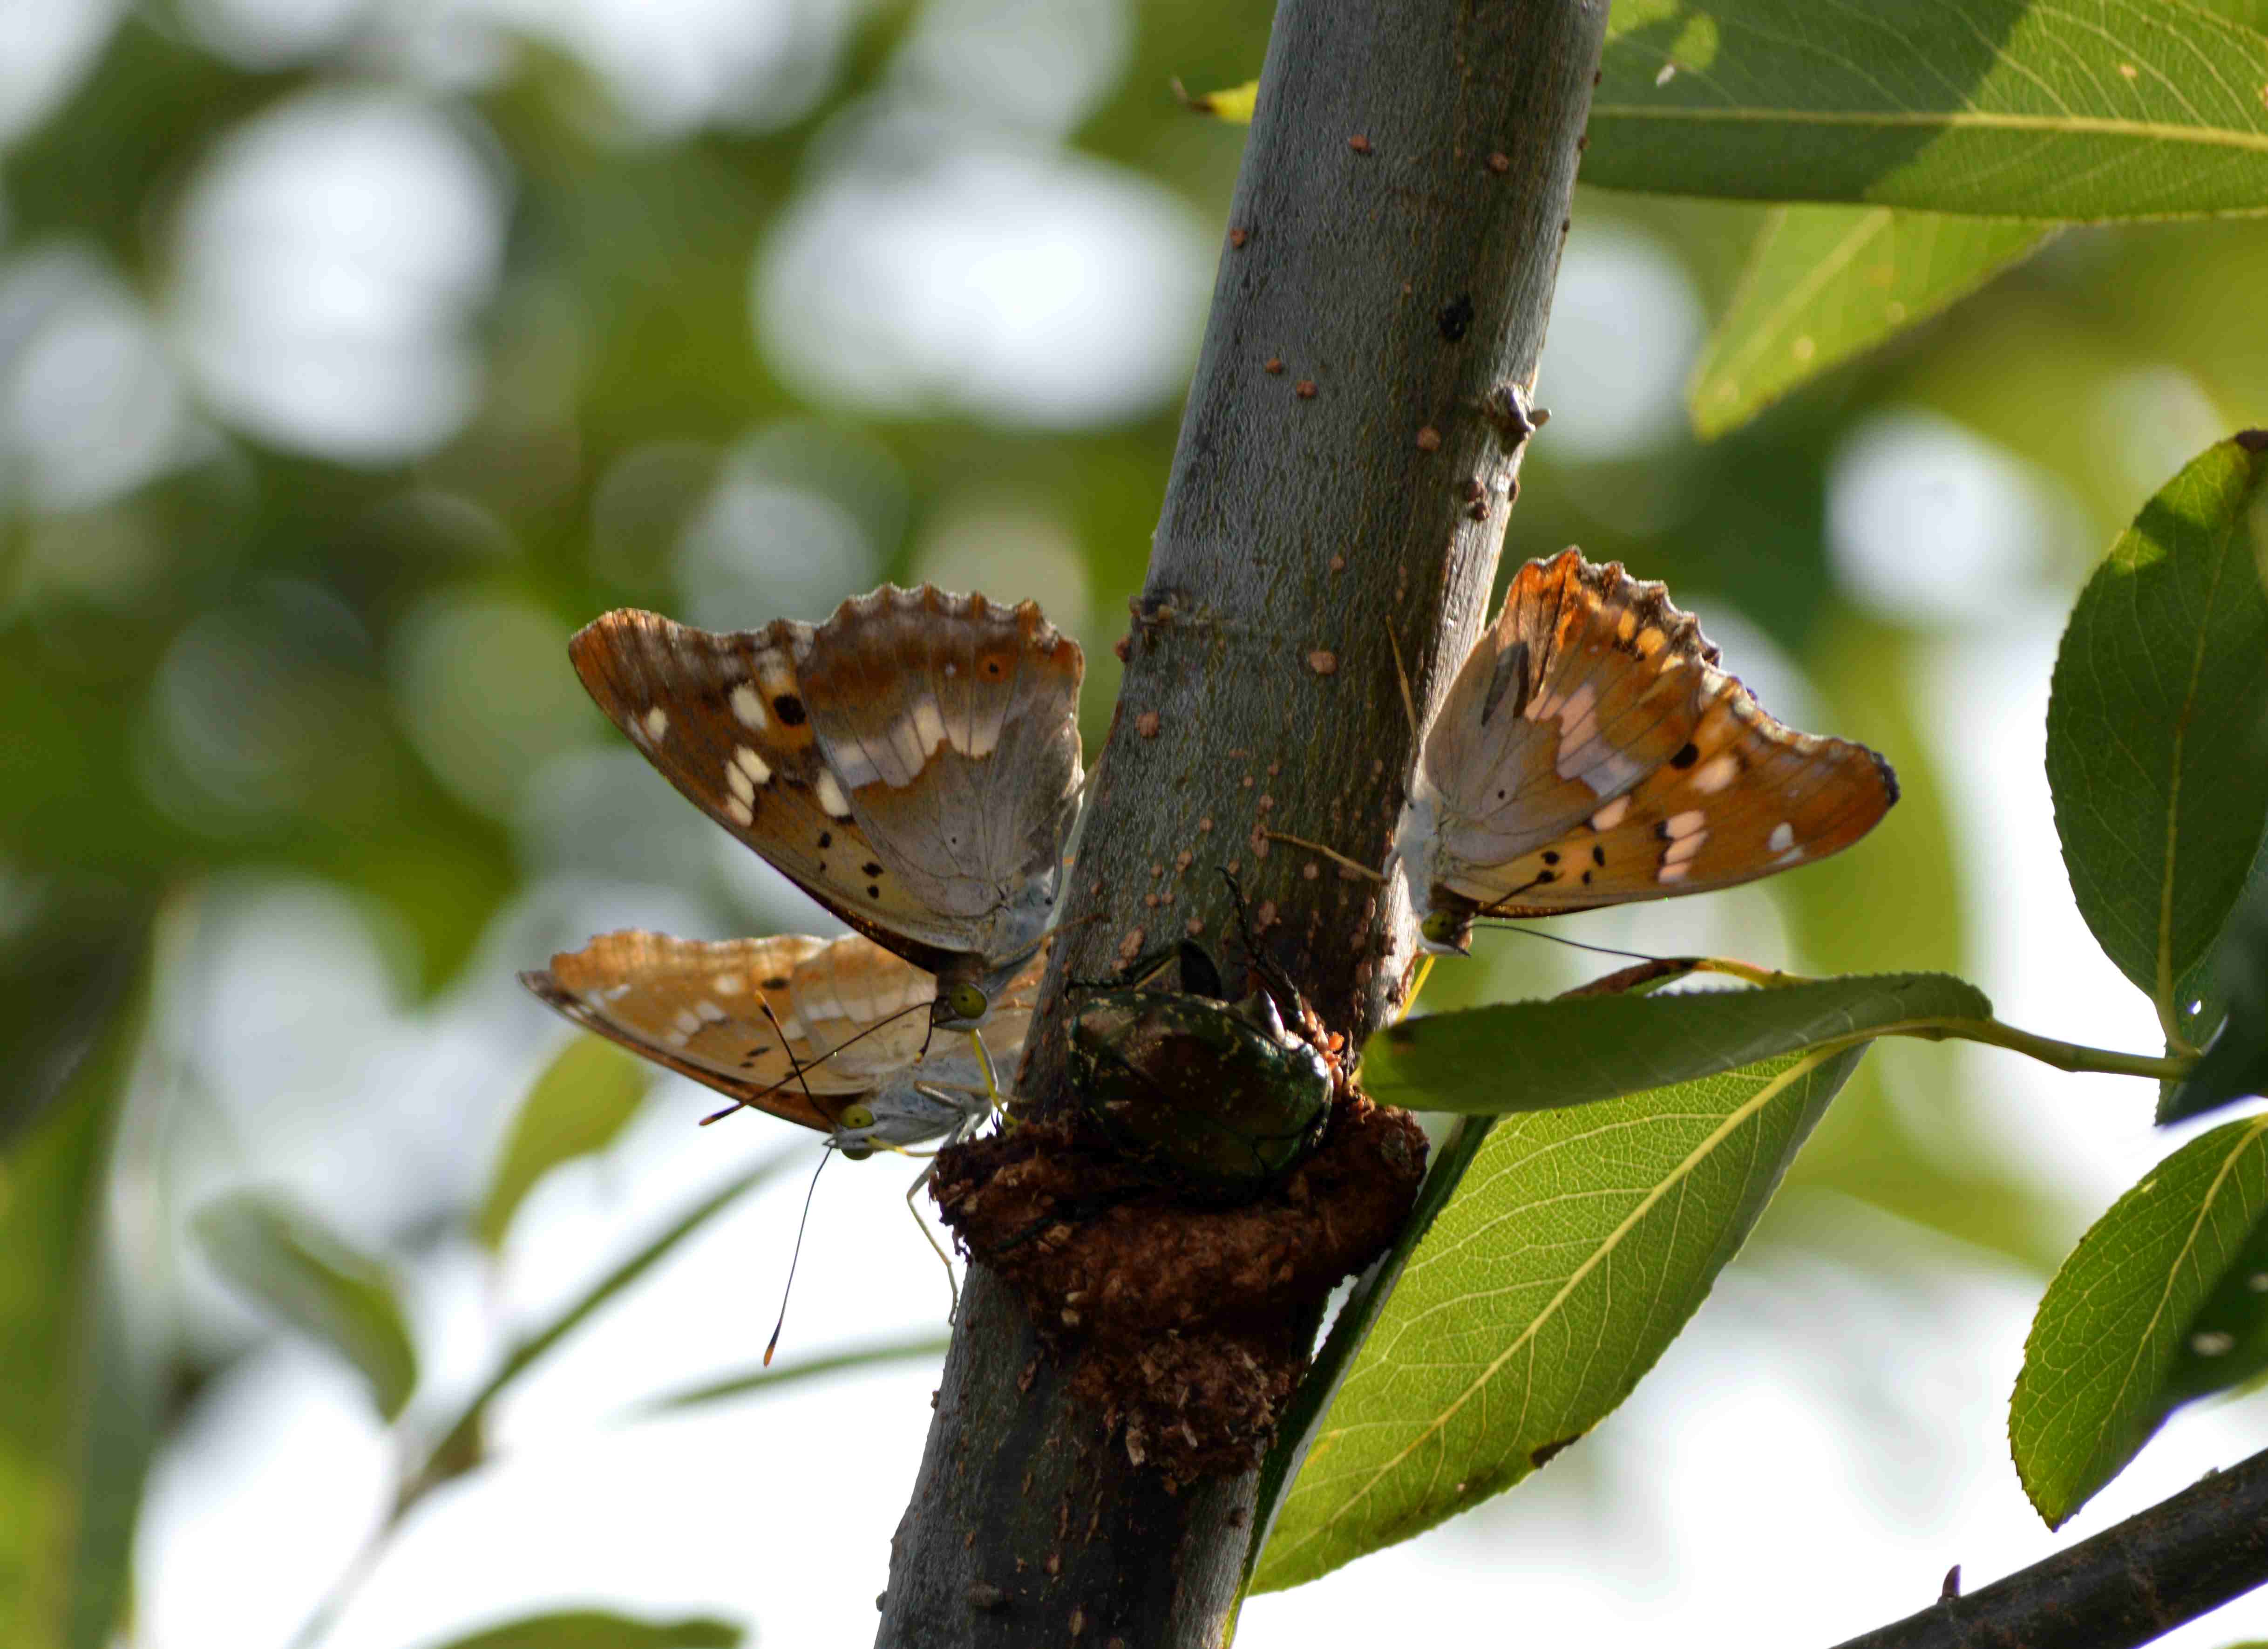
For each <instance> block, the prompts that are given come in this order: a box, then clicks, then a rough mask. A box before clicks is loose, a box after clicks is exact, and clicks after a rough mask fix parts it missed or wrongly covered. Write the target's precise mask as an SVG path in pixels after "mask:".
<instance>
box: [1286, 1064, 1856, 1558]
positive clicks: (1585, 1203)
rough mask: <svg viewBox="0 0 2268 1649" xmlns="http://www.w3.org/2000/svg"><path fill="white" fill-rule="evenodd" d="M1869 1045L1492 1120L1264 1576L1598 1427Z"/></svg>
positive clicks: (1479, 1489) (1428, 1507) (1350, 1548)
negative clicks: (1493, 1123)
mask: <svg viewBox="0 0 2268 1649" xmlns="http://www.w3.org/2000/svg"><path fill="white" fill-rule="evenodd" d="M1861 1052H1862V1050H1860V1049H1859V1048H1850V1049H1846V1050H1845V1051H1843V1052H1841V1053H1839V1054H1826V1053H1814V1054H1804V1055H1801V1056H1799V1057H1784V1058H1780V1059H1777V1060H1773V1061H1768V1062H1767V1063H1764V1064H1762V1065H1757V1066H1752V1067H1749V1069H1743V1070H1739V1071H1732V1072H1727V1073H1726V1074H1724V1075H1721V1076H1709V1077H1704V1078H1702V1079H1701V1080H1699V1081H1697V1082H1691V1083H1683V1084H1682V1085H1680V1086H1678V1087H1676V1088H1674V1089H1669V1090H1666V1091H1660V1092H1651V1093H1642V1094H1633V1095H1631V1096H1629V1097H1627V1098H1621V1099H1614V1100H1609V1101H1606V1102H1604V1103H1602V1104H1599V1105H1587V1106H1584V1107H1581V1108H1580V1109H1575V1110H1561V1111H1542V1112H1536V1113H1531V1114H1528V1115H1522V1116H1513V1117H1506V1118H1505V1119H1503V1120H1500V1121H1499V1122H1498V1123H1497V1124H1496V1126H1495V1128H1494V1129H1493V1130H1492V1131H1491V1133H1490V1134H1489V1135H1488V1138H1487V1140H1486V1142H1485V1143H1484V1144H1483V1145H1482V1146H1481V1148H1480V1150H1479V1151H1478V1153H1477V1155H1476V1157H1475V1159H1474V1162H1473V1165H1472V1166H1471V1168H1470V1169H1469V1171H1468V1172H1467V1173H1466V1174H1465V1176H1464V1180H1463V1183H1462V1186H1461V1187H1460V1188H1459V1190H1458V1193H1457V1194H1456V1195H1455V1196H1454V1197H1453V1198H1452V1199H1451V1200H1450V1202H1449V1203H1448V1206H1447V1207H1446V1208H1445V1209H1442V1210H1441V1212H1440V1216H1439V1217H1438V1218H1437V1219H1436V1220H1435V1221H1434V1223H1433V1227H1432V1231H1429V1232H1427V1233H1426V1235H1425V1239H1423V1240H1422V1241H1421V1242H1420V1243H1419V1244H1418V1250H1417V1252H1416V1253H1414V1254H1413V1255H1411V1256H1410V1261H1409V1262H1408V1264H1407V1265H1406V1266H1405V1267H1403V1270H1402V1275H1401V1278H1400V1281H1399V1283H1397V1284H1396V1285H1395V1289H1394V1291H1393V1294H1392V1296H1391V1298H1389V1299H1388V1301H1387V1302H1386V1305H1385V1307H1384V1309H1383V1310H1382V1311H1381V1313H1379V1315H1378V1320H1377V1321H1376V1323H1375V1325H1374V1326H1373V1327H1372V1328H1371V1331H1370V1333H1369V1335H1368V1336H1367V1338H1366V1340H1365V1341H1364V1342H1363V1346H1362V1350H1361V1351H1360V1353H1359V1355H1358V1357H1356V1359H1355V1364H1354V1367H1353V1368H1352V1370H1351V1372H1349V1373H1348V1375H1347V1377H1346V1379H1345V1381H1344V1384H1343V1385H1342V1386H1341V1387H1340V1389H1339V1393H1338V1396H1337V1400H1336V1401H1334V1402H1333V1403H1332V1405H1331V1407H1330V1409H1329V1413H1328V1414H1327V1415H1326V1416H1324V1419H1323V1423H1322V1427H1321V1428H1320V1430H1319V1431H1318V1432H1317V1433H1316V1435H1315V1437H1314V1442H1313V1444H1312V1446H1310V1447H1309V1450H1308V1453H1307V1463H1306V1465H1305V1466H1304V1467H1303V1468H1301V1469H1300V1474H1299V1476H1298V1477H1297V1478H1296V1479H1295V1480H1294V1482H1293V1483H1292V1491H1291V1494H1290V1495H1289V1497H1286V1499H1285V1502H1284V1506H1283V1510H1282V1512H1281V1514H1280V1516H1279V1517H1278V1520H1277V1525H1276V1529H1275V1532H1274V1534H1272V1535H1271V1536H1270V1539H1269V1542H1268V1544H1267V1547H1266V1549H1265V1550H1264V1551H1263V1553H1262V1554H1261V1559H1260V1565H1259V1570H1258V1572H1257V1574H1256V1577H1255V1580H1254V1589H1255V1590H1257V1591H1263V1592H1265V1591H1274V1590H1278V1589H1280V1588H1282V1587H1285V1586H1296V1585H1298V1584H1300V1582H1301V1581H1303V1580H1311V1579H1314V1578H1315V1577H1316V1576H1317V1575H1320V1574H1323V1573H1325V1572H1327V1571H1329V1570H1332V1569H1335V1568H1337V1567H1338V1565H1340V1564H1344V1563H1346V1562H1348V1561H1349V1560H1351V1559H1352V1558H1355V1557H1360V1556H1361V1555H1362V1554H1363V1553H1365V1552H1367V1551H1373V1550H1375V1549H1378V1548H1379V1547H1381V1546H1386V1545H1389V1544H1391V1543H1393V1542H1395V1541H1399V1540H1404V1539H1407V1538H1408V1537H1409V1536H1410V1535H1412V1534H1417V1533H1418V1532H1419V1531H1420V1530H1423V1529H1425V1528H1429V1527H1432V1525H1434V1524H1436V1523H1438V1522H1440V1521H1441V1520H1443V1519H1444V1518H1447V1517H1449V1516H1451V1515H1453V1514H1454V1513H1455V1512H1459V1511H1462V1510H1463V1509H1464V1508H1465V1507H1467V1506H1469V1505H1474V1504H1475V1503H1476V1502H1478V1501H1481V1500H1484V1499H1485V1498H1487V1497H1489V1496H1491V1495H1492V1494H1495V1493H1497V1492H1498V1491H1499V1490H1503V1489H1506V1488H1509V1487H1510V1486H1511V1485H1512V1484H1513V1483H1517V1482H1519V1481H1520V1479H1521V1478H1522V1477H1524V1476H1526V1475H1528V1473H1529V1472H1531V1471H1533V1470H1534V1469H1535V1468H1536V1467H1537V1466H1539V1465H1541V1464H1542V1463H1543V1461H1544V1460H1549V1459H1550V1457H1551V1455H1552V1454H1553V1453H1557V1451H1558V1450H1559V1449H1560V1448H1563V1447H1565V1446H1566V1445H1567V1444H1569V1443H1572V1442H1573V1441H1574V1440H1575V1439H1577V1438H1580V1437H1581V1436H1582V1435H1583V1434H1584V1433H1585V1432H1587V1431H1589V1430H1590V1429H1591V1428H1592V1427H1593V1426H1594V1425H1595V1424H1597V1423H1598V1422H1599V1421H1600V1420H1601V1419H1602V1417H1604V1416H1606V1415H1607V1414H1608V1413H1609V1412H1610V1411H1611V1410H1612V1409H1614V1408H1615V1407H1616V1404H1618V1403H1620V1402H1621V1401H1622V1400H1623V1399H1624V1397H1625V1396H1627V1395H1628V1394H1629V1393H1630V1390H1631V1387H1632V1386H1635V1385H1636V1384H1637V1383H1638V1378H1639V1376H1641V1375H1642V1374H1644V1373H1645V1372H1646V1370H1647V1369H1649V1368H1651V1367H1652V1366H1653V1363H1654V1360H1655V1359H1656V1358H1657V1357H1660V1356H1661V1352H1662V1349H1663V1348H1664V1347H1665V1346H1667V1345H1668V1343H1669V1342H1670V1340H1671V1339H1672V1338H1673V1337H1674V1336H1675V1335H1676V1333H1677V1331H1678V1330H1679V1329H1680V1328H1682V1327H1683V1326H1684V1324H1685V1321H1686V1320H1687V1319H1688V1318H1689V1317H1690V1316H1691V1315H1692V1313H1693V1312H1694V1310H1695V1308H1696V1307H1697V1306H1698V1305H1700V1303H1701V1301H1702V1298H1704V1297H1705V1295H1706V1294H1707V1293H1708V1291H1709V1287H1710V1284H1711V1283H1712V1282H1713V1281H1714V1279H1715V1277H1716V1276H1717V1273H1718V1272H1719V1270H1720V1269H1721V1268H1723V1266H1724V1265H1725V1262H1726V1261H1728V1260H1729V1259H1731V1258H1732V1256H1733V1253H1734V1251H1735V1250H1736V1249H1737V1248H1738V1247H1739V1246H1740V1244H1741V1241H1742V1238H1744V1237H1745V1236H1746V1235H1747V1234H1748V1232H1749V1228H1750V1226H1752V1225H1753V1224H1755V1222H1756V1216H1757V1215H1758V1214H1759V1213H1761V1212H1762V1211H1763V1209H1764V1203H1765V1202H1766V1200H1767V1199H1768V1198H1769V1197H1770V1196H1771V1192H1772V1189H1773V1187H1775V1186H1777V1185H1778V1183H1779V1179H1780V1175H1781V1173H1782V1172H1783V1171H1784V1170H1785V1168H1786V1165H1787V1160H1788V1158H1789V1157H1790V1156H1791V1155H1792V1154H1793V1152H1794V1150H1795V1148H1796V1147H1797V1146H1798V1145H1799V1144H1800V1143H1801V1142H1802V1140H1803V1137H1804V1135H1806V1134H1807V1133H1808V1132H1809V1131H1810V1128H1811V1126H1812V1124H1813V1123H1814V1122H1815V1121H1816V1120H1818V1117H1819V1114H1820V1113H1821V1111H1822V1110H1823V1108H1824V1107H1825V1106H1826V1104H1827V1102H1828V1100H1829V1099H1830V1098H1832V1097H1833V1095H1834V1093H1835V1091H1836V1090H1837V1088H1838V1087H1840V1086H1841V1085H1842V1083H1843V1081H1844V1079H1845V1077H1846V1076H1849V1074H1850V1072H1851V1069H1852V1067H1853V1066H1854V1065H1856V1064H1857V1062H1858V1061H1859V1057H1860V1054H1861Z"/></svg>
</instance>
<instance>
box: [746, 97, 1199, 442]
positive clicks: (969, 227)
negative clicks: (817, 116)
mask: <svg viewBox="0 0 2268 1649" xmlns="http://www.w3.org/2000/svg"><path fill="white" fill-rule="evenodd" d="M847 147H849V148H850V149H851V150H852V151H853V152H851V154H850V155H848V156H847V157H846V159H845V160H844V161H843V164H841V165H840V166H839V167H838V168H837V169H836V170H835V171H834V173H833V174H832V175H830V176H827V177H824V178H822V179H821V181H818V182H817V183H816V184H814V186H813V187H812V188H811V189H808V190H807V191H806V193H805V194H804V195H803V196H802V197H801V198H800V199H799V201H798V202H797V203H796V204H794V205H793V206H792V207H791V208H790V209H789V210H788V211H787V212H786V213H785V214H784V216H783V217H782V218H781V220H780V222H779V223H778V225H777V227H776V228H775V229H774V230H773V232H772V235H771V238H770V240H769V241H768V243H767V244H766V245H765V247H764V248H763V249H762V252H761V253H760V255H759V256H758V258H757V263H756V271H755V313H756V323H757V331H758V334H759V336H760V338H761V340H762V346H763V348H764V351H765V352H766V354H767V355H768V356H769V357H770V359H771V360H772V362H773V364H774V365H775V366H777V368H778V370H779V371H780V372H781V373H783V374H784V376H786V377H787V378H788V379H789V380H790V381H792V382H793V383H794V384H795V385H796V386H797V387H798V388H799V389H800V390H802V391H803V392H804V393H806V394H807V395H810V396H814V397H816V398H819V399H821V400H824V401H840V402H845V403H851V405H853V406H856V407H858V408H859V409H860V410H865V411H867V412H872V413H885V414H902V415H906V416H917V415H922V414H932V413H949V412H961V413H967V414H971V415H974V416H976V417H979V418H988V419H992V420H995V421H998V422H1000V423H1004V424H1021V425H1041V426H1046V427H1056V428H1064V427H1079V426H1085V425H1098V424H1109V423H1114V422H1118V421H1121V420H1123V419H1127V418H1137V417H1140V416H1142V415H1143V414H1145V413H1147V412H1149V411H1151V410H1154V409H1155V408H1157V407H1158V406H1160V405H1161V404H1163V403H1166V402H1167V401H1168V400H1170V399H1171V398H1173V397H1174V396H1175V395H1177V394H1179V393H1180V391H1181V388H1182V383H1183V381H1184V380H1185V379H1186V377H1187V374H1188V370H1189V362H1190V361H1191V360H1192V359H1194V358H1195V355H1196V351H1197V340H1198V336H1199V333H1200V332H1201V330H1202V329H1203V326H1204V302H1205V294H1206V291H1207V289H1208V287H1209V285H1210V284H1211V249H1210V244H1209V240H1210V237H1208V236H1207V234H1206V233H1205V232H1204V228H1203V226H1201V225H1200V224H1199V222H1198V221H1197V218H1196V217H1195V215H1194V214H1193V213H1192V211H1190V209H1189V207H1188V206H1187V205H1186V204H1184V203H1182V201H1181V200H1180V199H1179V198H1178V197H1176V196H1174V195H1173V194H1172V193H1171V192H1170V191H1168V190H1167V189H1163V188H1161V187H1160V186H1159V185H1158V184H1156V183H1153V182H1152V181H1149V180H1147V179H1145V178H1144V177H1142V176H1141V175H1140V174H1137V173H1134V172H1131V171H1128V170H1125V169H1123V168H1120V167H1117V166H1110V165H1108V164H1107V163H1105V162H1103V161H1100V160H1095V159H1087V158H1085V157H1081V156H1076V155H1070V154H1063V153H1057V152H1050V151H1048V150H1043V149H1034V148H1026V147H1022V146H1020V145H1016V144H1009V143H1005V142H1001V141H997V140H993V139H990V138H985V137H980V136H979V135H977V134H976V132H975V131H974V130H972V129H968V128H966V127H963V126H959V125H956V124H954V123H952V122H941V121H939V120H937V119H933V118H927V117H913V116H902V117H898V118H895V119H892V120H889V121H887V122H879V123H877V124H876V125H875V126H873V127H872V128H870V129H868V130H867V131H865V133H863V134H862V135H861V136H860V137H859V138H858V140H857V141H856V142H854V143H852V144H849V145H847Z"/></svg>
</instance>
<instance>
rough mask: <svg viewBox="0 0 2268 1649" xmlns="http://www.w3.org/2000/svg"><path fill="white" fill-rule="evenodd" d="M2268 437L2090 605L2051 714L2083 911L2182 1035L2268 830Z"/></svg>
mask: <svg viewBox="0 0 2268 1649" xmlns="http://www.w3.org/2000/svg"><path fill="white" fill-rule="evenodd" d="M2264 481H2268V433H2262V432H2257V431H2254V432H2248V433H2245V434H2243V435H2240V436H2238V437H2236V438H2235V439H2234V440H2226V441H2221V442H2220V443H2218V444H2216V445H2214V446H2213V447H2208V448H2206V449H2205V453H2204V455H2202V456H2200V457H2198V458H2197V459H2196V460H2195V461H2193V462H2191V464H2190V465H2189V466H2188V467H2187V468H2186V469H2184V470H2183V471H2182V472H2181V473H2180V474H2179V475H2177V476H2176V477H2174V478H2173V479H2172V480H2171V481H2169V482H2168V483H2167V484H2165V486H2164V487H2162V488H2161V489H2160V490H2159V492H2158V493H2157V495H2156V496H2155V497H2154V498H2153V499H2151V500H2150V501H2149V502H2148V503H2147V504H2146V505H2144V506H2143V507H2142V512H2141V514H2139V515H2138V516H2136V517H2135V520H2134V524H2133V526H2132V527H2131V528H2129V529H2127V530H2126V532H2125V533H2124V535H2122V536H2120V538H2119V540H2118V542H2117V544H2114V545H2112V546H2111V550H2110V556H2109V557H2108V558H2106V559H2105V560H2104V561H2103V563H2102V566H2100V567H2098V568H2097V569H2096V570H2095V575H2094V577H2093V578H2091V579H2089V580H2088V583H2087V588H2085V589H2083V590H2082V591H2080V597H2079V603H2078V605H2077V606H2076V607H2075V608H2074V609H2073V612H2072V617H2071V625H2070V627H2069V628H2068V629H2066V631H2065V632H2064V638H2063V645H2062V647H2061V648H2060V649H2059V650H2058V653H2057V654H2056V666H2055V677H2054V681H2053V684H2052V687H2051V693H2050V697H2049V700H2048V747H2047V769H2048V784H2049V787H2050V788H2051V790H2052V791H2053V793H2054V797H2055V817H2056V830H2057V832H2058V834H2059V835H2060V836H2061V837H2062V839H2063V857H2064V865H2065V868H2066V870H2067V871H2068V872H2069V874H2070V876H2071V886H2072V891H2073V894H2074V895H2075V896H2076V897H2077V898H2078V901H2079V908H2080V914H2081V915H2082V916H2084V917H2085V918H2086V919H2087V925H2088V928H2090V929H2091V930H2092V931H2093V932H2094V935H2095V943H2098V944H2100V945H2101V946H2102V948H2103V950H2105V951H2106V952H2108V953H2109V955H2110V959H2111V960H2112V961H2113V962H2115V963H2117V965H2118V968H2119V971H2120V972H2123V973H2124V974H2125V975H2126V977H2127V978H2128V979H2130V980H2132V981H2133V982H2134V983H2135V984H2136V985H2137V986H2139V987H2141V989H2142V990H2143V991H2145V992H2146V993H2147V994H2148V995H2149V996H2150V998H2151V1000H2152V1001H2153V1002H2155V1003H2156V1004H2157V1006H2158V1015H2159V1018H2160V1021H2161V1023H2162V1024H2164V1025H2165V1026H2166V1027H2167V1028H2168V1030H2169V1032H2171V1031H2172V1030H2173V1029H2174V1028H2175V1027H2176V1024H2177V1020H2176V1002H2175V1001H2174V996H2175V991H2176V983H2177V981H2179V980H2181V979H2182V977H2183V975H2184V974H2185V973H2186V972H2188V971H2189V970H2190V969H2191V966H2192V965H2194V964H2195V963H2196V962H2197V961H2198V958H2200V957H2202V956H2203V955H2204V954H2205V950H2206V949H2207V947H2209V946H2210V945H2211V944H2212V943H2213V941H2214V939H2215V938H2216V937H2217V936H2218V935H2219V934H2220V930H2221V928H2222V925H2223V924H2224V923H2225V922H2226V921H2227V920H2228V913H2229V910H2230V907H2231V906H2233V905H2234V904H2235V900H2236V896H2237V892H2238V891H2239V890H2240V889H2241V888H2242V886H2243V884H2244V880H2245V876H2246V873H2247V872H2248V870H2249V869H2250V867H2251V864H2252V861H2253V855H2254V854H2255V852H2256V851H2257V849H2258V847H2259V846H2260V839H2261V831H2262V827H2263V824H2264V822H2268V593H2264V591H2263V589H2262V582H2261V580H2262V566H2263V562H2262V560H2261V555H2262V552H2263V550H2264V547H2268V545H2264V540H2268V533H2264V532H2263V530H2262V524H2263V519H2262V508H2263V496H2264V488H2263V483H2264Z"/></svg>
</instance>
